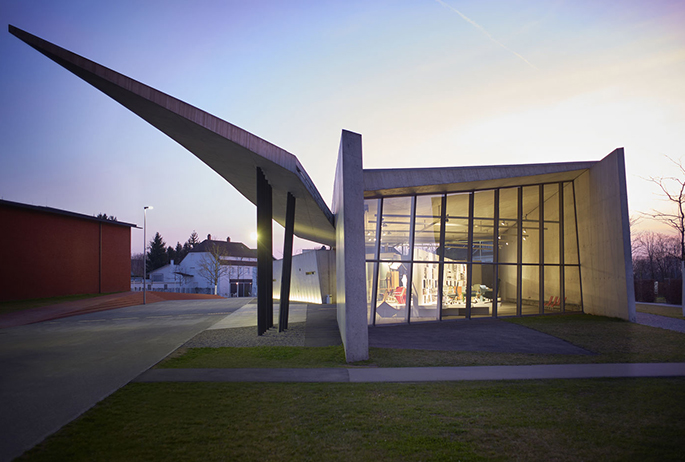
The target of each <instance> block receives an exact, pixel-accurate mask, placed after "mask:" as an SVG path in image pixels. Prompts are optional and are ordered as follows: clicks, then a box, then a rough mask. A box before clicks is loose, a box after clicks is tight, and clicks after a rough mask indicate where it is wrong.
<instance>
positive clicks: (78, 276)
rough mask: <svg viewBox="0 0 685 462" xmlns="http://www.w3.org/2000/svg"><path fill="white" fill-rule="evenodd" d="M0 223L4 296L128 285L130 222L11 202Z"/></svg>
mask: <svg viewBox="0 0 685 462" xmlns="http://www.w3.org/2000/svg"><path fill="white" fill-rule="evenodd" d="M0 223H3V226H1V227H0V240H2V242H5V243H8V244H7V245H5V246H4V247H3V249H2V252H1V254H0V261H1V262H2V263H3V264H2V265H0V300H2V301H5V300H21V299H29V298H43V297H55V296H62V295H75V294H94V293H108V292H124V291H128V290H130V285H131V229H130V228H129V227H128V226H122V225H116V224H110V223H107V222H106V221H99V220H95V219H88V218H78V217H75V216H67V215H60V214H53V213H48V212H42V211H39V210H30V209H24V208H20V207H14V206H8V205H0Z"/></svg>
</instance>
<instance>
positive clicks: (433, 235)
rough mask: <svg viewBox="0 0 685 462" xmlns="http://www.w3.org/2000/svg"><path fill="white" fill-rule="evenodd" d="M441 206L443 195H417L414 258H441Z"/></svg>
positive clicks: (425, 259)
mask: <svg viewBox="0 0 685 462" xmlns="http://www.w3.org/2000/svg"><path fill="white" fill-rule="evenodd" d="M441 207H442V195H440V196H417V197H416V222H415V225H414V260H417V261H437V260H439V256H438V247H440V229H441V226H440V219H441V213H442V212H441Z"/></svg>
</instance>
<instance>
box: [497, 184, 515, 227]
mask: <svg viewBox="0 0 685 462" xmlns="http://www.w3.org/2000/svg"><path fill="white" fill-rule="evenodd" d="M518 203H519V193H518V188H506V189H500V190H499V217H500V219H505V220H517V219H518V218H519V216H518V214H519V206H518Z"/></svg>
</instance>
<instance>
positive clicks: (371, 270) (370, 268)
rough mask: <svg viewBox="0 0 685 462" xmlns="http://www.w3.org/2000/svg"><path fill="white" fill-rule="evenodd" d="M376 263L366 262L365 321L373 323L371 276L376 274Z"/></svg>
mask: <svg viewBox="0 0 685 462" xmlns="http://www.w3.org/2000/svg"><path fill="white" fill-rule="evenodd" d="M376 265H377V263H367V264H366V307H367V318H366V319H367V321H368V323H369V324H372V323H373V278H374V277H375V276H376Z"/></svg>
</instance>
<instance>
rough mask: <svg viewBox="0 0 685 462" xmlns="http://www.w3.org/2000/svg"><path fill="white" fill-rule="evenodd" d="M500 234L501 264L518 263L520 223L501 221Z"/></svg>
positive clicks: (498, 238) (499, 255) (498, 242)
mask: <svg viewBox="0 0 685 462" xmlns="http://www.w3.org/2000/svg"><path fill="white" fill-rule="evenodd" d="M498 233H499V236H498V237H497V244H498V247H499V253H498V260H499V262H500V263H516V262H518V251H517V249H518V222H517V221H515V220H506V219H500V221H499V227H498Z"/></svg>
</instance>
